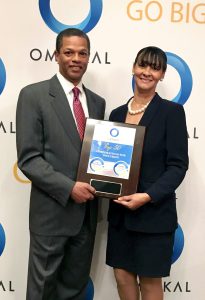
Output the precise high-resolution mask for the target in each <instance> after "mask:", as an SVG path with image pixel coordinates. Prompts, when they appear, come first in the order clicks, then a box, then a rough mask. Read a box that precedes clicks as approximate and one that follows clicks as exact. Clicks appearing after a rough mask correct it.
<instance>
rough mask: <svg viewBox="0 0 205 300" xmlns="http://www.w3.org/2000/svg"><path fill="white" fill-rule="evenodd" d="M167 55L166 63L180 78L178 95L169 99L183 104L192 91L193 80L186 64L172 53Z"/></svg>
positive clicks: (133, 84) (133, 83)
mask: <svg viewBox="0 0 205 300" xmlns="http://www.w3.org/2000/svg"><path fill="white" fill-rule="evenodd" d="M166 55H167V63H168V64H169V65H171V66H172V67H173V68H174V69H176V71H177V72H178V74H179V76H180V81H181V86H180V90H179V92H178V94H177V95H176V97H174V98H173V99H171V101H173V102H176V103H179V104H182V105H183V104H184V103H185V102H186V101H187V100H188V99H189V96H190V94H191V91H192V86H193V80H192V74H191V70H190V69H189V66H188V65H187V63H186V62H185V61H184V60H183V59H182V58H181V57H179V56H177V55H176V54H174V53H171V52H166ZM134 86H135V82H134V77H133V78H132V88H133V91H134Z"/></svg>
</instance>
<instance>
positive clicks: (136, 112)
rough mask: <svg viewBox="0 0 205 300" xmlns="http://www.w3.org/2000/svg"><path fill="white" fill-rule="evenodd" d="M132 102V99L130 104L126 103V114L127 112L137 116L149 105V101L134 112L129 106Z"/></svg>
mask: <svg viewBox="0 0 205 300" xmlns="http://www.w3.org/2000/svg"><path fill="white" fill-rule="evenodd" d="M133 101H134V98H132V100H130V102H129V103H128V112H129V114H130V115H137V114H140V113H142V112H144V111H145V109H146V108H147V106H148V105H149V103H150V101H149V102H147V104H145V105H144V106H143V107H142V108H140V109H136V110H132V109H131V105H132V103H133Z"/></svg>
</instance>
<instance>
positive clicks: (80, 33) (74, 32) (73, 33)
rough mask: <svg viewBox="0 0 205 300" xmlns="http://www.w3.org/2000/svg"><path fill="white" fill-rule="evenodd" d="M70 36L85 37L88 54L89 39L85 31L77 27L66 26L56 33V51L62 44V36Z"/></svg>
mask: <svg viewBox="0 0 205 300" xmlns="http://www.w3.org/2000/svg"><path fill="white" fill-rule="evenodd" d="M70 36H79V37H82V38H84V39H86V41H87V45H88V52H89V53H88V54H90V39H89V37H88V35H87V34H86V33H85V32H83V31H82V30H80V29H77V28H67V29H65V30H63V31H61V32H60V33H59V34H58V35H57V38H56V51H57V52H59V51H60V48H61V46H62V40H63V37H70Z"/></svg>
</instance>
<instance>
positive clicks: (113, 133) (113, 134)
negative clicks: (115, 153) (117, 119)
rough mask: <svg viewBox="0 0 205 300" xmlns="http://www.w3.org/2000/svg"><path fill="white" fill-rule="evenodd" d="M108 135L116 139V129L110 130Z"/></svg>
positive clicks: (117, 132)
mask: <svg viewBox="0 0 205 300" xmlns="http://www.w3.org/2000/svg"><path fill="white" fill-rule="evenodd" d="M110 135H111V136H112V137H117V136H118V135H119V130H118V129H117V128H112V129H111V130H110Z"/></svg>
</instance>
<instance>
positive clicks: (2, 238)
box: [0, 224, 6, 256]
mask: <svg viewBox="0 0 205 300" xmlns="http://www.w3.org/2000/svg"><path fill="white" fill-rule="evenodd" d="M5 244H6V235H5V231H4V228H3V226H2V225H1V224H0V256H1V255H2V253H3V251H4V248H5Z"/></svg>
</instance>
